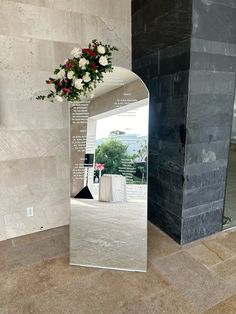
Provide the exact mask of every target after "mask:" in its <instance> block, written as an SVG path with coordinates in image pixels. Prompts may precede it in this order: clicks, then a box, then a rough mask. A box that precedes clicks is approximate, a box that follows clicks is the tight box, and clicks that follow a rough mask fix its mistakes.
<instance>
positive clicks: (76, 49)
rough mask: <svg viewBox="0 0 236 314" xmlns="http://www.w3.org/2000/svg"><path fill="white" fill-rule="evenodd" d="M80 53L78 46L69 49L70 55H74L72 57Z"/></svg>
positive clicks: (76, 56) (77, 56)
mask: <svg viewBox="0 0 236 314" xmlns="http://www.w3.org/2000/svg"><path fill="white" fill-rule="evenodd" d="M81 53H82V50H81V49H80V48H76V47H75V48H74V49H72V50H71V55H72V56H73V57H74V58H79V56H80V55H81Z"/></svg>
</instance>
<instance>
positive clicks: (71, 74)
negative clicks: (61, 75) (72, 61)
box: [67, 71, 75, 80]
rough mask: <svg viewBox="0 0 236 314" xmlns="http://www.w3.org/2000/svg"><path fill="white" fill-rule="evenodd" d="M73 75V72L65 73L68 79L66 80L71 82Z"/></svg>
mask: <svg viewBox="0 0 236 314" xmlns="http://www.w3.org/2000/svg"><path fill="white" fill-rule="evenodd" d="M74 74H75V73H74V71H69V72H67V77H68V79H69V80H72V79H73V76H74Z"/></svg>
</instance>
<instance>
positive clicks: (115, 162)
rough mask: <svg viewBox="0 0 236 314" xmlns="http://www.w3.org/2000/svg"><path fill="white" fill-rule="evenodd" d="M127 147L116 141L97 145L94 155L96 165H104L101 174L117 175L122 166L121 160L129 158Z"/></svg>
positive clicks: (108, 140) (107, 141)
mask: <svg viewBox="0 0 236 314" xmlns="http://www.w3.org/2000/svg"><path fill="white" fill-rule="evenodd" d="M127 148H128V146H127V145H124V144H122V143H121V142H120V141H119V140H117V139H107V140H106V141H105V142H103V143H102V144H100V145H98V147H97V149H96V153H95V159H96V163H103V164H105V169H104V170H103V173H109V174H119V173H120V172H119V168H120V167H121V166H122V159H126V158H130V156H129V155H128V153H127Z"/></svg>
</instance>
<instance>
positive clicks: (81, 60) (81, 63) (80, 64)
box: [79, 58, 87, 67]
mask: <svg viewBox="0 0 236 314" xmlns="http://www.w3.org/2000/svg"><path fill="white" fill-rule="evenodd" d="M86 64H87V60H86V59H85V58H81V59H80V60H79V66H80V67H84V66H85V65H86Z"/></svg>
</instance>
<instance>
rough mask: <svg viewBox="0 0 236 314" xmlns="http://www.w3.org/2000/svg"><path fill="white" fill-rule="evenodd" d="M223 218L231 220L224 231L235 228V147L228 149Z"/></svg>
mask: <svg viewBox="0 0 236 314" xmlns="http://www.w3.org/2000/svg"><path fill="white" fill-rule="evenodd" d="M224 216H226V217H229V218H231V219H232V221H229V222H228V223H227V224H225V225H224V229H226V228H230V227H233V226H236V145H231V149H230V155H229V166H228V178H227V188H226V200H225V212H224Z"/></svg>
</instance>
